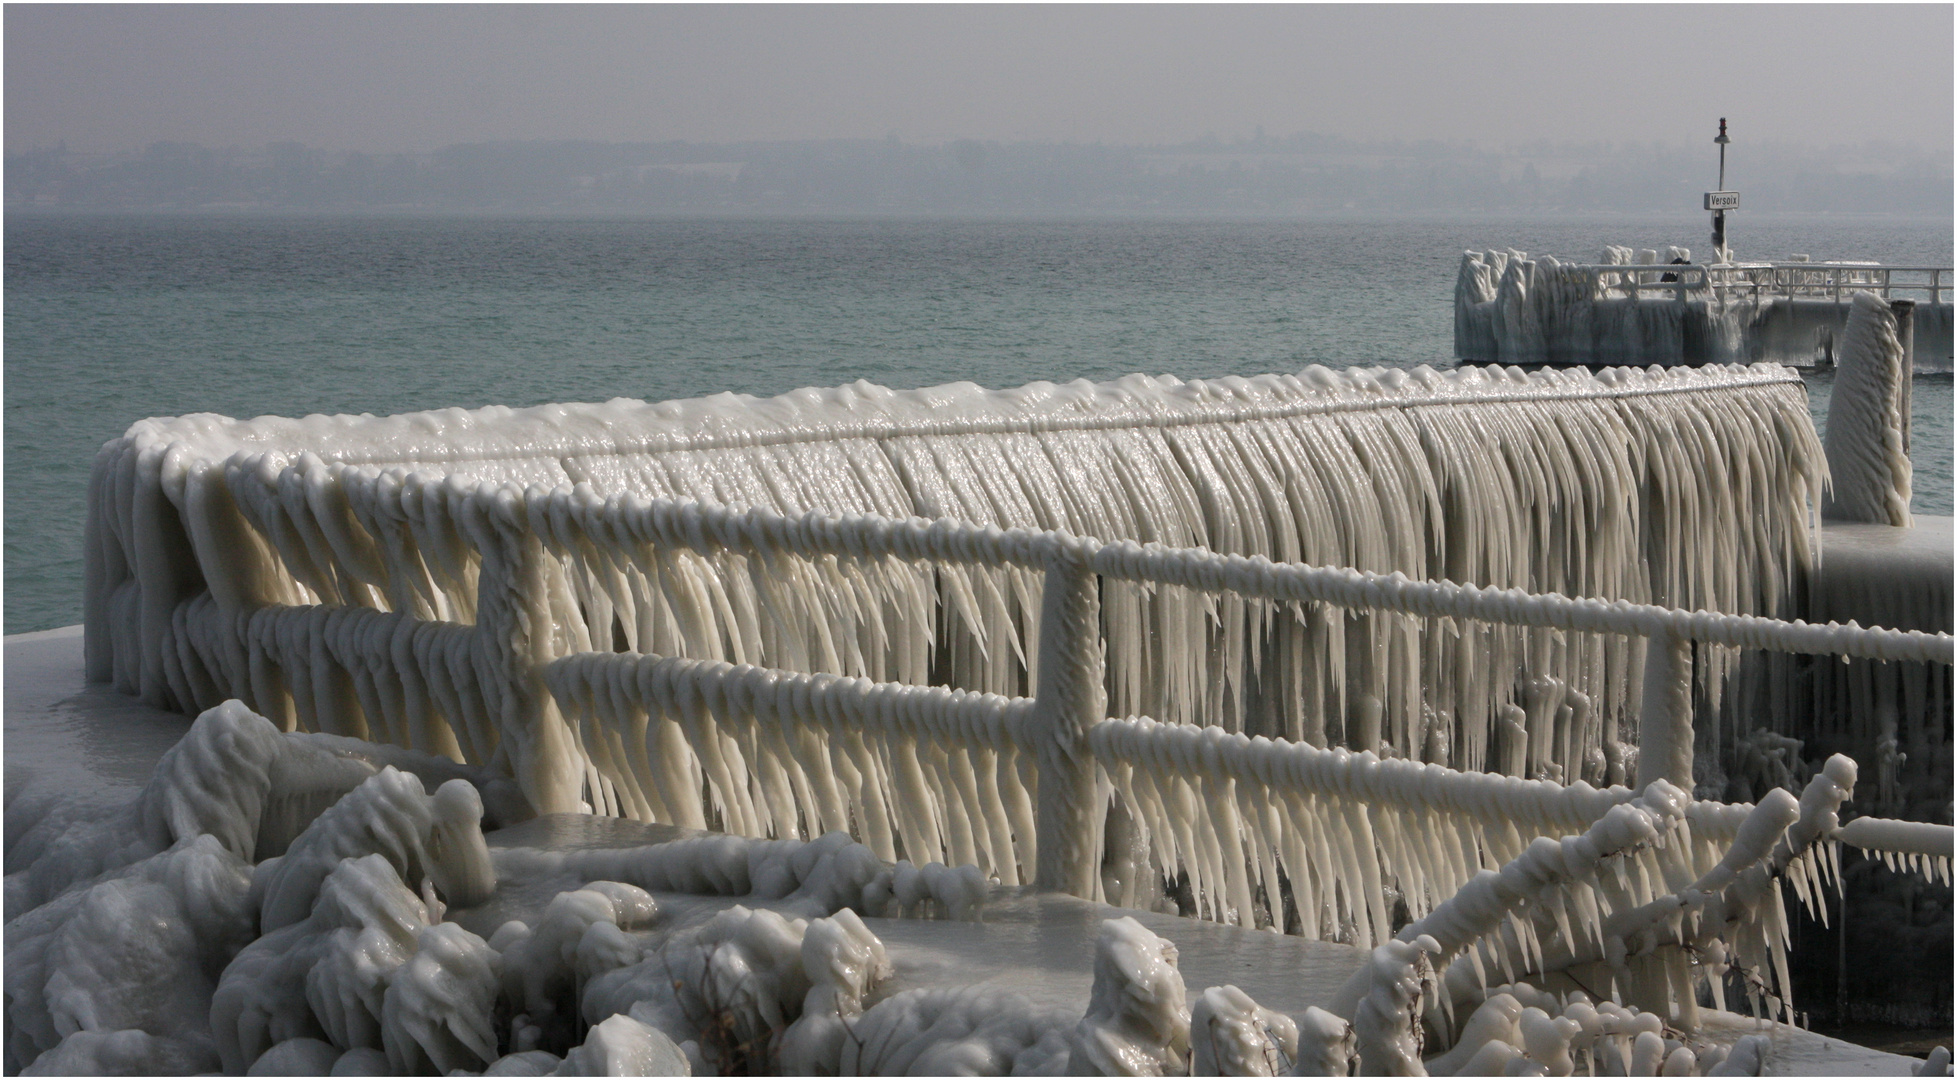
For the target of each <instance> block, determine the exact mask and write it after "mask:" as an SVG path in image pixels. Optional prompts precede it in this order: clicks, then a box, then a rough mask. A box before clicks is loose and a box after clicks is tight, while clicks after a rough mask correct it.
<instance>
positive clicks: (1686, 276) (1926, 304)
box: [1454, 245, 1957, 372]
mask: <svg viewBox="0 0 1957 1080" xmlns="http://www.w3.org/2000/svg"><path fill="white" fill-rule="evenodd" d="M1690 258H1691V253H1690V252H1688V251H1686V250H1685V249H1683V248H1672V249H1670V251H1669V252H1667V253H1665V254H1664V255H1663V256H1660V254H1659V253H1658V252H1657V251H1655V250H1652V249H1649V248H1647V249H1645V250H1643V251H1638V252H1633V251H1632V250H1631V249H1629V248H1625V247H1618V246H1615V245H1612V246H1610V247H1607V248H1605V249H1604V252H1603V254H1602V255H1601V256H1600V257H1599V259H1598V261H1597V262H1595V263H1576V262H1562V261H1559V260H1558V259H1556V258H1555V257H1554V256H1548V255H1539V256H1536V257H1534V258H1531V257H1530V256H1529V255H1528V254H1526V253H1524V252H1520V251H1503V250H1499V249H1491V250H1489V251H1486V252H1481V251H1469V252H1465V253H1464V254H1463V255H1462V257H1461V266H1460V270H1459V273H1458V274H1457V275H1456V278H1455V285H1454V355H1455V356H1457V357H1459V358H1460V359H1462V360H1465V361H1473V362H1480V363H1489V362H1492V363H1503V364H1631V365H1644V364H1654V363H1656V364H1679V363H1685V364H1725V363H1744V362H1748V361H1762V360H1765V361H1774V362H1779V363H1787V364H1798V365H1802V366H1807V365H1810V364H1815V363H1832V362H1834V361H1835V359H1836V357H1837V356H1838V355H1839V351H1840V348H1841V343H1842V338H1843V333H1844V327H1845V325H1846V323H1847V320H1848V315H1849V308H1850V304H1851V302H1852V301H1853V299H1854V297H1855V296H1856V295H1857V294H1858V293H1868V294H1871V295H1875V296H1878V297H1880V298H1881V299H1882V300H1884V301H1885V302H1886V301H1889V300H1899V301H1900V300H1907V301H1911V302H1912V304H1913V308H1912V314H1911V318H1910V337H1911V339H1912V340H1913V342H1914V348H1913V349H1912V352H1913V354H1914V358H1915V359H1914V364H1915V370H1916V371H1918V372H1945V371H1949V370H1950V366H1951V346H1952V331H1951V326H1952V324H1951V318H1952V309H1951V288H1952V283H1953V280H1957V275H1954V274H1953V273H1952V271H1951V269H1950V268H1949V267H1905V266H1880V265H1877V264H1874V263H1815V262H1785V263H1765V262H1761V263H1728V264H1714V265H1710V266H1707V265H1698V264H1692V263H1690V262H1689V261H1684V260H1690Z"/></svg>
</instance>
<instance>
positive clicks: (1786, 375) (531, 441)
mask: <svg viewBox="0 0 1957 1080" xmlns="http://www.w3.org/2000/svg"><path fill="white" fill-rule="evenodd" d="M1131 380H1139V385H1140V386H1147V387H1153V386H1154V385H1155V384H1157V382H1158V380H1154V379H1147V378H1143V377H1138V376H1131V377H1130V378H1129V379H1123V380H1117V381H1116V382H1114V383H1111V384H1107V385H1108V386H1109V387H1112V388H1113V390H1112V391H1111V392H1110V391H1102V388H1100V387H1094V389H1095V390H1096V391H1097V392H1099V393H1098V396H1097V397H1096V398H1095V399H1094V400H1093V401H1092V403H1091V404H1090V403H1088V402H1086V401H1080V400H1075V401H1057V397H1052V398H1046V397H1040V396H1036V395H1032V394H1028V393H1026V391H1034V390H1044V391H1047V392H1048V393H1049V394H1051V392H1052V391H1055V390H1060V389H1069V390H1071V389H1075V388H1076V387H1077V386H1080V385H1084V384H1066V385H1065V386H1062V385H1061V384H1052V383H1034V384H1031V385H1030V386H1028V387H1025V388H1023V390H1022V391H1016V392H1014V393H1015V394H1016V395H1017V396H1015V397H1014V398H1012V399H1011V400H1010V401H1008V402H1003V403H997V404H993V407H994V408H1000V407H1005V408H1017V409H1022V410H1032V409H1037V408H1041V407H1049V408H1057V409H1059V410H1060V411H1057V412H1051V413H1045V414H1041V413H1034V412H1026V413H1022V414H1020V415H1006V416H996V415H995V416H982V415H981V416H972V415H966V414H964V413H962V412H961V411H959V410H955V409H954V410H941V411H940V414H939V415H935V416H926V417H907V416H902V415H880V416H872V417H870V418H867V419H863V420H857V421H851V422H839V421H836V420H821V421H817V422H815V423H813V424H809V423H799V424H798V423H797V418H794V417H789V416H777V415H774V413H773V412H771V411H768V410H770V409H771V408H772V409H774V410H777V411H779V410H780V409H781V408H782V407H781V406H779V405H778V404H777V403H779V402H783V401H785V400H788V399H789V398H790V397H792V395H785V396H784V397H783V398H777V399H771V400H760V399H755V398H751V397H748V396H746V395H735V394H725V395H720V396H719V398H709V399H704V400H706V401H709V402H716V403H717V402H718V401H719V400H720V399H721V398H725V399H727V401H728V403H729V404H733V405H739V406H741V407H742V408H746V409H753V410H756V412H757V418H758V419H761V420H762V421H763V422H764V424H765V423H766V422H769V421H772V422H774V423H778V424H783V425H784V426H782V427H780V428H777V429H776V430H766V429H765V428H764V427H734V426H733V424H732V422H731V421H729V420H728V419H726V418H725V417H719V416H716V417H711V418H707V419H706V421H705V422H701V421H700V420H693V421H692V422H690V423H689V424H688V425H687V426H688V427H689V428H691V429H693V430H684V431H668V432H661V433H658V434H655V435H651V436H648V437H643V438H619V437H618V436H617V434H616V433H617V431H618V430H620V429H629V428H630V427H631V426H633V425H634V424H636V423H644V422H646V421H665V422H668V423H670V422H671V421H672V420H673V419H674V418H673V417H671V416H668V415H663V414H662V410H668V409H669V407H670V404H671V403H659V404H649V403H646V402H642V401H634V400H630V399H615V400H613V401H609V402H605V403H603V404H596V405H582V406H569V405H539V406H533V407H531V408H526V409H510V408H508V407H505V406H490V407H487V408H483V409H476V410H462V409H447V410H440V411H435V412H426V413H409V414H404V415H401V416H392V417H385V418H375V417H372V416H366V415H362V416H331V417H326V416H319V417H307V418H305V419H304V420H303V421H300V420H289V419H285V418H282V417H260V418H258V419H255V420H242V421H241V420H233V419H231V418H229V417H222V416H217V415H215V414H208V413H198V414H192V415H189V416H184V417H167V418H157V419H150V420H142V421H138V422H137V423H136V424H135V425H132V426H131V428H130V431H129V436H128V437H129V438H131V439H133V440H134V442H135V443H136V445H137V447H138V448H139V452H140V450H142V449H150V450H151V452H156V451H159V450H166V449H167V448H171V447H177V448H180V449H179V450H178V451H177V452H178V453H179V454H180V455H181V456H182V457H183V458H185V459H187V460H189V461H193V462H195V461H201V462H205V463H210V464H216V463H221V462H229V463H232V464H236V465H241V466H243V467H246V468H250V469H260V468H264V467H268V466H269V467H272V468H283V467H284V466H286V465H288V464H295V463H298V461H299V458H300V457H301V456H302V455H295V454H293V453H292V452H290V451H287V450H285V449H283V448H281V447H280V446H279V443H281V442H282V441H284V439H286V438H289V437H290V434H293V433H296V429H297V428H298V427H299V425H301V424H303V423H307V422H322V423H330V424H331V425H332V426H333V427H334V428H335V429H336V430H338V431H341V432H344V433H347V434H353V433H357V432H361V429H363V428H371V429H374V431H373V432H372V433H371V434H365V435H364V437H365V438H367V439H368V440H369V441H370V442H373V443H375V444H377V445H375V446H374V447H373V448H371V449H367V450H364V451H350V452H349V451H335V450H331V449H328V448H326V447H317V448H309V449H308V450H306V451H304V452H302V453H310V454H313V455H315V456H316V457H317V460H318V461H320V462H321V463H331V464H338V465H387V464H394V463H399V462H403V461H416V462H436V461H439V462H444V463H456V462H465V461H471V460H486V459H491V458H495V459H519V458H525V457H532V458H542V457H552V458H555V457H563V456H565V455H584V454H625V455H632V454H647V453H666V452H672V451H699V450H724V449H734V448H742V447H764V446H777V445H783V444H788V443H797V442H814V441H828V440H837V439H879V440H883V439H902V438H916V437H920V436H931V435H985V434H994V435H999V434H1039V433H1045V432H1062V431H1109V430H1115V429H1119V428H1134V427H1158V428H1159V427H1177V426H1185V425H1190V424H1211V423H1242V422H1245V421H1253V420H1280V419H1289V418H1293V417H1300V416H1313V415H1327V414H1332V413H1340V412H1356V411H1363V410H1374V409H1417V408H1431V407H1444V406H1462V405H1481V404H1494V403H1503V402H1551V401H1571V400H1597V399H1599V398H1640V397H1659V396H1667V395H1676V394H1689V393H1703V392H1708V391H1720V390H1738V389H1745V388H1749V387H1759V386H1771V385H1787V384H1791V385H1800V383H1801V377H1800V374H1799V373H1798V372H1795V371H1793V370H1792V369H1789V368H1785V367H1781V366H1779V365H1777V364H1755V365H1751V366H1746V367H1739V366H1729V367H1720V368H1662V367H1656V366H1654V367H1651V368H1649V369H1642V368H1640V369H1631V368H1613V369H1606V370H1604V371H1600V372H1597V373H1595V374H1594V375H1593V374H1591V373H1588V372H1558V371H1533V372H1525V371H1523V370H1522V369H1520V368H1499V367H1492V366H1491V367H1487V368H1476V367H1462V368H1455V369H1452V370H1449V371H1436V370H1434V369H1432V368H1430V367H1428V366H1426V365H1424V364H1423V365H1420V366H1419V367H1416V368H1414V369H1413V370H1411V371H1405V370H1400V369H1381V370H1380V371H1378V372H1368V371H1364V370H1359V369H1350V370H1346V371H1337V372H1335V371H1332V370H1331V369H1328V368H1324V367H1320V366H1317V365H1313V366H1312V367H1309V368H1307V369H1305V371H1304V372H1303V373H1302V374H1300V375H1263V376H1255V377H1251V378H1242V377H1231V378H1223V379H1209V380H1204V379H1192V380H1189V381H1187V382H1180V381H1178V380H1174V379H1164V380H1160V382H1161V383H1162V384H1164V385H1166V386H1167V388H1168V389H1169V390H1170V391H1171V393H1173V394H1175V395H1176V396H1175V397H1171V398H1168V399H1158V400H1153V401H1151V400H1147V399H1145V398H1144V396H1143V395H1141V394H1139V393H1135V392H1133V389H1134V388H1131V387H1130V386H1129V385H1128V384H1129V383H1130V381H1131ZM840 389H846V390H850V391H853V392H854V393H855V394H856V395H857V398H856V399H855V400H854V401H852V402H851V403H850V405H851V408H852V409H854V408H856V407H861V408H863V409H865V410H866V411H868V410H879V409H882V408H883V407H885V402H886V401H888V400H889V399H888V398H885V397H881V396H878V395H877V394H873V393H869V392H868V391H879V392H881V394H883V395H889V394H890V393H891V392H890V391H886V390H883V389H882V388H881V387H874V386H871V385H870V384H867V383H858V384H853V385H852V386H850V387H845V388H840ZM1443 390H1444V391H1446V392H1442V391H1443ZM948 391H955V392H956V393H957V394H959V395H964V396H973V395H977V396H980V397H984V398H987V399H989V403H991V402H990V399H1001V398H1003V397H1004V395H1003V393H1002V392H998V391H991V392H984V391H979V390H978V389H977V388H976V387H971V386H970V385H969V384H952V385H951V386H947V387H934V388H932V389H931V390H925V391H915V392H912V393H915V394H932V393H943V392H948ZM1301 393H1302V394H1330V395H1332V396H1333V400H1329V401H1328V400H1324V399H1323V398H1318V397H1306V398H1302V399H1293V400H1289V401H1286V400H1270V399H1273V398H1275V397H1276V395H1279V394H1301ZM1246 399H1247V400H1246ZM1056 402H1057V404H1056ZM905 407H906V408H910V409H916V408H917V406H916V405H913V404H908V403H907V404H906V406H905ZM1090 408H1091V409H1093V410H1094V411H1091V412H1090V411H1086V410H1088V409H1090ZM923 411H930V410H929V408H928V407H927V408H926V409H925V410H923ZM443 425H449V426H455V427H459V428H460V429H461V430H462V431H464V432H468V433H470V436H471V437H472V438H475V439H483V438H486V437H493V436H495V435H497V434H500V431H499V429H502V428H509V429H511V430H510V432H509V433H508V434H507V435H505V436H504V437H505V438H509V439H510V440H511V442H510V443H500V444H496V445H491V446H484V447H480V448H475V449H470V448H467V447H466V446H464V447H463V448H461V449H457V448H456V447H455V446H454V445H452V444H450V445H443V446H431V445H428V443H429V436H430V433H431V432H432V431H433V430H435V429H437V428H439V427H441V426H443ZM288 427H289V428H293V429H295V431H294V432H287V431H286V430H284V429H285V428H288ZM702 428H704V429H706V430H704V431H702V430H699V429H702ZM716 428H724V429H728V430H714V429H716ZM540 435H542V436H545V437H543V438H539V437H538V436H540ZM463 441H464V442H465V443H466V441H467V440H463ZM512 443H514V444H515V445H512ZM383 447H385V448H384V449H383ZM152 448H153V449H152ZM431 451H433V453H431Z"/></svg>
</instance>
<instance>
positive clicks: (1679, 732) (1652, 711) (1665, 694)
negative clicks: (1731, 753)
mask: <svg viewBox="0 0 1957 1080" xmlns="http://www.w3.org/2000/svg"><path fill="white" fill-rule="evenodd" d="M1653 780H1669V781H1671V782H1672V783H1674V784H1676V785H1678V786H1679V787H1680V788H1683V789H1684V790H1686V791H1691V790H1692V640H1691V639H1690V638H1686V637H1680V636H1678V635H1675V634H1672V633H1669V632H1662V631H1661V632H1660V633H1657V634H1653V635H1652V636H1651V637H1650V638H1649V639H1648V640H1647V642H1646V645H1645V650H1644V701H1643V705H1642V708H1641V710H1640V713H1639V716H1638V787H1639V789H1643V788H1644V787H1645V786H1646V785H1648V784H1650V783H1651V782H1652V781H1653Z"/></svg>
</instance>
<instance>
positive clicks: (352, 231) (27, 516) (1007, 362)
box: [5, 213, 1951, 634]
mask: <svg viewBox="0 0 1957 1080" xmlns="http://www.w3.org/2000/svg"><path fill="white" fill-rule="evenodd" d="M1704 232H1705V223H1704V221H1703V220H1702V216H1701V215H1698V214H1684V215H1677V216H1672V217H1664V218H1636V217H1622V216H1610V217H1601V216H1600V217H1590V218H1556V219H1551V220H1533V219H1532V220H1525V219H1521V218H1514V217H1506V218H1421V219H1395V220H1356V219H1339V220H1319V221H1295V220H1291V221H1236V220H1229V221H1217V220H1212V221H1196V222H1190V221H1181V222H1177V221H1157V220H1109V219H1102V220H1087V221H942V220H890V219H851V220H838V219H829V220H769V219H759V220H701V219H666V220H644V219H640V220H623V221H599V220H564V219H538V218H531V219H492V218H401V217H365V218H346V217H341V218H328V217H313V218H267V217H244V216H206V215H183V216H112V215H102V216H89V217H72V216H42V215H23V214H15V213H10V214H9V215H8V216H7V220H6V271H5V297H6V310H5V350H6V351H5V388H6V399H5V405H6V433H5V435H6V443H5V445H6V461H5V479H6V515H5V518H6V537H5V540H6V548H5V550H6V565H5V600H6V616H5V624H6V632H7V633H9V634H12V633H20V632H24V631H30V630H40V629H45V628H49V627H55V626H62V625H67V624H72V623H74V622H77V621H79V620H80V617H81V530H82V513H83V511H82V506H83V495H84V492H85V489H86V486H87V480H88V469H89V464H90V462H91V460H92V459H93V456H94V453H95V451H96V449H97V448H98V447H99V446H100V445H101V444H102V443H103V442H104V441H105V440H107V439H110V438H113V437H115V436H116V435H118V434H120V433H121V432H122V431H123V429H124V428H126V427H128V425H129V424H130V423H131V422H133V421H135V420H137V419H140V418H142V417H145V416H160V415H175V414H181V413H186V412H219V413H225V414H228V415H232V416H256V415H261V414H266V413H272V414H284V415H299V414H305V413H314V412H324V413H335V412H371V413H376V414H386V413H395V412H403V411H409V410H415V409H426V408H436V407H443V406H451V405H460V406H479V405H488V404H505V405H513V406H523V405H534V404H538V403H541V402H546V401H588V400H604V399H606V398H612V397H620V396H623V397H638V398H646V399H650V400H658V399H663V398H674V397H691V396H695V395H700V394H708V393H715V392H718V391H722V390H735V391H742V392H746V393H752V394H776V393H780V392H783V391H786V390H791V389H794V388H796V387H800V386H809V385H825V386H826V385H834V384H837V383H842V382H848V381H851V380H855V379H868V380H871V381H873V382H878V383H883V384H885V385H888V386H895V387H914V386H927V385H931V384H934V383H942V382H952V381H958V380H970V381H973V382H978V383H981V384H984V385H987V386H994V387H1004V386H1016V385H1019V384H1021V383H1025V382H1028V381H1031V380H1035V379H1052V380H1065V379H1073V378H1088V379H1108V378H1114V377H1117V376H1120V375H1124V374H1128V373H1130V372H1135V371H1143V372H1149V373H1164V372H1166V373H1170V374H1174V375H1178V376H1182V377H1185V378H1191V377H1208V376H1217V375H1229V374H1256V373H1260V372H1267V371H1296V370H1298V369H1299V368H1302V367H1304V366H1305V365H1307V364H1314V363H1316V364H1326V365H1328V366H1333V367H1348V366H1354V365H1371V364H1385V365H1393V366H1401V367H1411V366H1414V365H1418V364H1432V365H1435V366H1443V365H1447V364H1451V363H1452V352H1453V309H1452V297H1453V289H1454V272H1455V266H1456V263H1457V262H1458V260H1459V258H1460V253H1461V251H1462V249H1464V248H1470V247H1472V248H1485V247H1488V246H1491V245H1492V246H1502V247H1515V248H1519V249H1521V250H1524V251H1529V252H1533V253H1548V254H1555V255H1558V256H1559V257H1568V258H1583V259H1588V258H1591V257H1594V256H1595V254H1596V252H1597V251H1598V250H1599V249H1600V248H1601V246H1602V245H1603V244H1605V243H1618V244H1629V245H1632V246H1634V247H1658V248H1661V249H1662V247H1663V246H1664V245H1667V244H1683V245H1684V246H1687V247H1698V246H1703V233H1704ZM1733 232H1734V236H1735V239H1736V242H1737V243H1738V244H1739V246H1740V250H1741V254H1742V255H1744V256H1746V257H1750V258H1751V257H1763V258H1772V257H1784V256H1785V255H1788V254H1791V253H1794V252H1804V253H1807V254H1810V255H1812V256H1813V257H1814V258H1815V259H1818V260H1819V259H1875V260H1879V261H1881V262H1884V263H1888V264H1891V265H1937V266H1949V265H1951V229H1950V222H1949V221H1948V220H1935V221H1921V222H1910V221H1895V220H1879V221H1842V220H1839V219H1828V218H1804V219H1793V218H1789V219H1780V220H1766V221H1764V222H1761V221H1759V220H1758V219H1748V220H1747V221H1745V222H1742V223H1740V224H1738V225H1735V226H1734V227H1733ZM1950 387H1951V380H1950V377H1949V376H1947V375H1945V376H1931V377H1924V378H1919V379H1918V380H1917V383H1916V387H1915V394H1914V406H1915V407H1914V419H1913V421H1912V424H1913V429H1914V430H1913V432H1912V435H1913V439H1914V443H1915V447H1914V451H1915V461H1916V470H1917V472H1916V500H1915V507H1916V509H1917V510H1918V511H1920V512H1926V513H1938V514H1948V513H1950V512H1951V510H1950V507H1951V480H1950V477H1951V390H1950ZM1815 389H1816V390H1817V391H1821V392H1820V393H1817V394H1816V395H1815V398H1816V402H1815V403H1816V405H1817V406H1819V405H1820V404H1821V400H1822V398H1824V397H1825V389H1826V385H1825V382H1824V383H1818V384H1816V385H1815Z"/></svg>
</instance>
